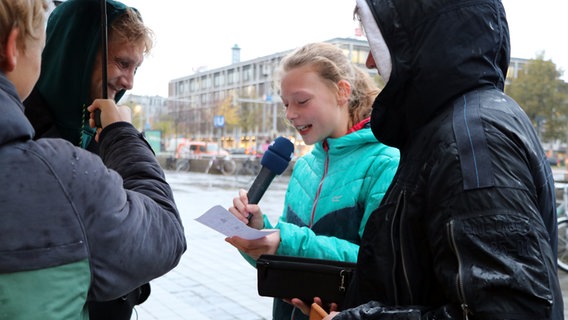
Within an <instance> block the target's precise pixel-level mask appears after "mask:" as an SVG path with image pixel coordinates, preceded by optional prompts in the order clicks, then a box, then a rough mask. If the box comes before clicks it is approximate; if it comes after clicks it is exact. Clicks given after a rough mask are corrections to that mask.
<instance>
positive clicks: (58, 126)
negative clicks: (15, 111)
mask: <svg viewBox="0 0 568 320" xmlns="http://www.w3.org/2000/svg"><path fill="white" fill-rule="evenodd" d="M106 3H107V24H108V54H107V55H108V61H107V63H108V64H107V81H108V83H107V92H108V96H107V97H102V92H103V88H102V86H103V79H102V61H103V59H102V55H101V22H100V21H101V9H100V0H67V1H65V2H63V3H62V4H60V5H58V6H57V7H56V8H55V10H53V12H52V13H51V15H50V16H49V19H48V22H47V29H46V43H45V48H44V50H43V53H42V68H41V74H40V78H39V80H38V82H37V84H36V86H35V87H34V90H33V91H32V93H31V94H30V96H29V97H28V98H27V99H26V100H25V101H24V105H25V106H26V116H27V117H28V119H30V122H31V123H32V125H33V126H34V129H35V131H36V135H35V139H38V138H42V137H61V138H64V139H65V140H68V141H69V142H71V143H73V144H74V145H77V146H80V147H82V148H84V149H87V150H90V151H93V152H96V151H97V146H96V143H95V141H94V140H93V136H94V134H95V130H94V129H93V128H90V127H89V124H88V121H87V117H88V112H87V111H86V107H87V106H88V105H90V104H91V102H92V101H93V100H94V99H96V98H109V99H113V100H115V101H116V102H118V101H119V100H120V98H122V96H123V95H124V93H125V92H126V90H130V89H132V87H133V85H134V75H135V73H136V70H137V69H138V67H140V66H141V65H142V62H143V61H144V57H145V56H146V55H147V54H149V53H150V51H151V50H152V47H153V32H152V30H150V29H149V28H148V27H147V26H146V25H145V24H144V22H143V20H142V17H141V15H140V13H139V12H138V10H136V9H135V8H132V7H128V6H126V5H124V4H123V3H121V2H118V1H114V0H107V1H106Z"/></svg>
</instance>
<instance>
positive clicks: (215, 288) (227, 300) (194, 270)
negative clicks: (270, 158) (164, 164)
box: [132, 173, 287, 320]
mask: <svg viewBox="0 0 568 320" xmlns="http://www.w3.org/2000/svg"><path fill="white" fill-rule="evenodd" d="M167 179H168V181H169V182H170V184H171V185H172V188H173V189H174V194H175V198H176V202H177V205H178V210H179V211H180V214H181V216H182V219H183V223H184V227H185V233H186V237H187V243H188V249H187V251H186V253H185V254H184V255H183V256H182V259H181V261H180V263H179V265H178V266H177V267H176V268H175V269H174V270H172V271H170V272H169V273H167V274H166V275H164V276H163V277H160V278H158V279H156V280H154V281H152V282H151V287H152V293H151V295H150V297H149V299H148V300H147V301H146V302H144V303H143V304H141V305H140V306H137V307H136V308H135V313H134V314H133V316H132V319H139V320H150V319H160V320H178V319H186V320H187V319H190V320H209V319H215V320H232V319H247V320H249V319H250V320H261V319H271V314H272V299H271V298H267V297H260V296H259V295H258V292H257V289H256V269H255V268H253V267H252V266H251V265H249V264H248V262H246V261H245V260H244V259H243V258H242V257H241V255H240V254H239V253H238V251H237V250H236V249H235V248H234V247H233V246H231V245H230V244H228V243H227V242H225V240H224V239H225V236H224V235H222V234H220V233H218V232H216V231H214V230H212V229H210V228H208V227H206V226H204V225H202V224H201V223H199V222H196V221H195V220H194V219H195V218H197V217H198V216H200V215H201V214H203V213H204V212H205V211H207V210H208V209H209V208H211V207H212V206H214V205H222V206H223V207H225V208H228V207H229V206H230V205H231V203H232V199H233V197H235V196H236V195H237V191H238V189H239V188H243V189H248V185H247V183H250V182H251V181H252V180H251V179H252V178H251V179H248V180H246V179H245V180H241V181H237V180H236V179H235V178H234V177H224V176H218V175H204V174H196V173H169V174H167ZM286 183H287V180H286V178H285V177H277V178H276V179H275V180H274V182H273V184H272V185H271V186H270V188H269V189H268V191H267V192H266V193H265V195H264V197H263V199H262V200H261V201H260V205H261V207H262V208H263V210H264V212H265V213H267V214H268V215H269V217H271V220H273V221H274V220H275V219H277V217H278V216H279V215H280V212H281V207H282V204H283V198H284V192H285V187H286ZM272 217H274V219H273V218H272ZM274 222H275V221H274Z"/></svg>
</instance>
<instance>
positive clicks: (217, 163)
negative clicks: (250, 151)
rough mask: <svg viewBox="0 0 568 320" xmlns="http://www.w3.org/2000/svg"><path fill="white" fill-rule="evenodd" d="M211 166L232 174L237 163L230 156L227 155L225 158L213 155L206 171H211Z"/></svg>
mask: <svg viewBox="0 0 568 320" xmlns="http://www.w3.org/2000/svg"><path fill="white" fill-rule="evenodd" d="M211 168H214V169H216V170H217V171H219V172H221V173H222V174H223V175H226V176H227V175H231V174H233V173H234V172H235V170H236V169H237V163H236V162H235V161H234V160H233V159H231V158H230V157H228V156H226V157H223V158H218V157H215V156H213V157H211V159H210V160H209V163H208V165H207V168H206V169H205V173H209V170H210V169H211Z"/></svg>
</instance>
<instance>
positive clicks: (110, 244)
mask: <svg viewBox="0 0 568 320" xmlns="http://www.w3.org/2000/svg"><path fill="white" fill-rule="evenodd" d="M47 8H48V6H47V2H46V1H45V0H30V1H19V0H3V1H1V2H0V21H2V22H1V23H0V39H1V41H2V42H0V110H2V112H0V184H1V185H2V186H4V187H3V189H2V192H1V193H0V207H1V208H2V209H1V213H0V216H1V218H2V223H1V224H0V252H2V254H1V256H2V258H1V259H0V319H12V320H13V319H42V320H44V319H88V304H87V302H88V301H93V300H96V301H108V300H112V299H116V298H118V297H121V296H123V295H125V294H126V293H128V292H131V291H132V290H134V289H135V288H137V287H139V286H140V285H142V284H144V283H147V282H148V281H150V280H152V279H154V278H157V277H159V276H161V275H163V274H165V273H167V272H168V271H170V270H171V269H173V268H174V267H175V266H176V265H177V264H178V262H179V260H180V257H181V255H182V254H183V253H184V252H185V250H186V240H185V236H184V229H183V226H182V222H181V219H180V216H179V213H178V210H177V208H176V204H175V202H174V198H173V193H172V190H171V188H170V186H169V185H168V183H167V182H166V180H165V177H164V173H163V171H162V169H161V167H160V165H159V164H158V162H157V160H156V158H155V156H154V154H153V152H152V150H151V148H150V146H149V145H148V143H147V142H146V141H145V140H144V138H143V137H142V136H141V135H140V133H139V132H138V131H137V130H136V129H135V128H134V127H133V126H132V125H131V124H130V123H129V121H130V114H129V109H128V108H127V107H124V108H119V107H117V106H116V105H115V102H114V101H113V100H112V99H108V100H107V99H104V100H102V99H97V100H95V101H94V102H93V104H92V105H90V106H89V107H88V108H87V110H88V111H89V112H90V113H91V119H90V120H89V122H90V124H91V127H94V121H93V119H92V114H93V112H94V110H95V109H100V110H101V121H102V129H101V128H99V129H97V133H96V136H95V139H96V140H98V142H99V146H100V157H99V156H97V155H95V154H93V153H91V152H89V151H86V150H84V149H81V148H79V147H75V146H73V145H72V144H71V143H69V142H67V141H66V140H63V139H55V138H54V139H48V138H44V139H39V140H37V141H34V140H32V137H33V136H34V129H33V127H32V125H31V124H30V122H29V121H28V120H27V118H26V116H25V115H24V106H23V104H22V100H23V99H25V98H26V97H27V96H28V95H29V93H30V91H31V90H32V88H33V86H34V84H35V82H36V81H37V79H38V76H39V72H40V65H41V52H42V49H43V45H44V43H45V15H46V10H47Z"/></svg>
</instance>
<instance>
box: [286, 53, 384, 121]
mask: <svg viewBox="0 0 568 320" xmlns="http://www.w3.org/2000/svg"><path fill="white" fill-rule="evenodd" d="M304 66H311V67H313V68H314V70H315V71H316V72H317V73H318V74H319V76H320V77H321V78H322V79H324V81H326V82H327V83H328V85H329V87H330V88H332V89H334V90H339V87H338V85H337V84H338V82H339V81H341V80H345V81H347V82H349V84H350V85H351V96H350V97H349V101H348V106H349V116H350V118H351V119H350V120H351V121H352V123H353V124H356V123H358V122H360V121H362V120H364V119H366V118H368V117H369V116H370V115H371V110H372V107H373V102H374V101H375V97H376V96H377V95H378V94H379V91H380V90H379V88H378V87H377V84H376V83H375V81H374V80H373V78H371V76H370V75H369V74H368V73H367V72H365V71H363V70H362V69H361V68H359V67H357V66H356V65H355V64H353V63H352V62H351V61H350V60H349V58H348V57H347V55H345V53H344V52H343V50H341V49H340V48H339V47H337V46H335V45H333V44H331V43H325V42H321V43H310V44H307V45H305V46H303V47H301V48H298V49H296V50H294V51H293V52H291V53H290V54H288V55H287V56H286V57H284V59H282V61H281V63H280V70H279V71H280V72H279V73H280V77H279V78H280V79H282V77H283V76H284V74H285V73H286V72H288V71H290V70H292V69H296V68H300V67H304Z"/></svg>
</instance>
